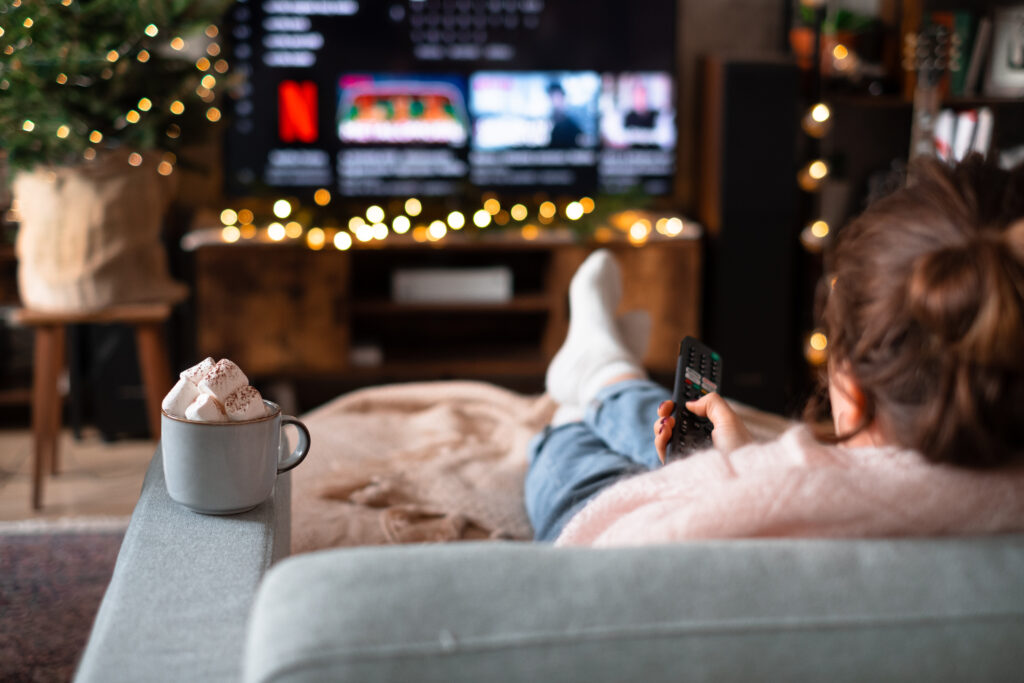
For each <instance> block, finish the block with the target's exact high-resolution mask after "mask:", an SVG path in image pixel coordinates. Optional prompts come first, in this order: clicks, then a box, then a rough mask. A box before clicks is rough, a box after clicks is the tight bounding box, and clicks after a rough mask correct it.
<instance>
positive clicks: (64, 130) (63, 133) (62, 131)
mask: <svg viewBox="0 0 1024 683" xmlns="http://www.w3.org/2000/svg"><path fill="white" fill-rule="evenodd" d="M70 134H71V129H70V128H68V127H67V126H65V125H62V126H60V127H59V128H58V129H57V137H59V138H60V139H62V140H63V139H64V138H66V137H67V136H68V135H70Z"/></svg>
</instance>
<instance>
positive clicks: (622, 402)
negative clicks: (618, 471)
mask: <svg viewBox="0 0 1024 683" xmlns="http://www.w3.org/2000/svg"><path fill="white" fill-rule="evenodd" d="M671 398H672V393H671V392H670V391H669V390H668V389H666V388H665V387H662V386H660V385H658V384H655V383H654V382H651V381H650V380H646V379H630V380H626V381H624V382H617V383H615V384H612V385H611V386H607V387H604V388H603V389H601V390H600V391H599V392H597V396H595V397H594V400H593V401H591V402H590V404H589V405H588V406H587V409H586V413H585V416H584V418H583V422H584V424H586V425H587V426H588V427H590V429H591V430H592V431H593V433H594V434H596V435H597V436H598V437H599V438H600V439H601V440H602V441H604V443H605V444H607V446H606V447H608V448H611V449H612V450H613V451H615V452H617V453H621V454H622V455H624V456H625V457H627V458H629V459H630V460H632V461H633V462H635V463H637V464H639V465H642V466H643V467H645V468H647V469H654V468H657V467H661V461H660V460H658V452H657V451H656V450H655V448H654V431H653V427H654V421H655V420H656V419H658V405H659V404H661V402H662V401H668V400H670V399H671Z"/></svg>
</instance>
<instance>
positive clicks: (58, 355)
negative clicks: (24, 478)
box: [50, 325, 67, 474]
mask: <svg viewBox="0 0 1024 683" xmlns="http://www.w3.org/2000/svg"><path fill="white" fill-rule="evenodd" d="M53 332H54V335H53V336H54V341H53V346H54V349H53V352H52V353H53V359H54V361H55V362H56V372H55V373H54V376H53V389H54V390H53V411H52V412H51V413H50V429H51V430H52V434H53V448H52V450H51V451H50V474H57V473H58V472H59V470H60V426H61V422H62V419H61V418H62V417H63V414H64V397H63V395H62V394H61V393H60V388H59V383H60V374H61V371H63V370H64V362H65V361H66V360H67V353H66V350H67V328H65V327H64V326H63V325H58V326H56V327H55V328H54V330H53Z"/></svg>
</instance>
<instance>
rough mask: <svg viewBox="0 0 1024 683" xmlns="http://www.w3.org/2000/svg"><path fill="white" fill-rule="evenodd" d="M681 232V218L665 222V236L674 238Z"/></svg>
mask: <svg viewBox="0 0 1024 683" xmlns="http://www.w3.org/2000/svg"><path fill="white" fill-rule="evenodd" d="M682 231H683V221H682V219H681V218H669V219H668V220H667V221H665V234H666V235H668V236H669V237H675V236H676V235H678V234H680V233H681V232H682Z"/></svg>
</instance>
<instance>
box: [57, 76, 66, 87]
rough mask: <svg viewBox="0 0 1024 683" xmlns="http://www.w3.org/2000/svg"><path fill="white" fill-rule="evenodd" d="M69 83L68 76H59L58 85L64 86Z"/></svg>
mask: <svg viewBox="0 0 1024 683" xmlns="http://www.w3.org/2000/svg"><path fill="white" fill-rule="evenodd" d="M67 82H68V75H67V74H57V85H64V84H65V83H67Z"/></svg>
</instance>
